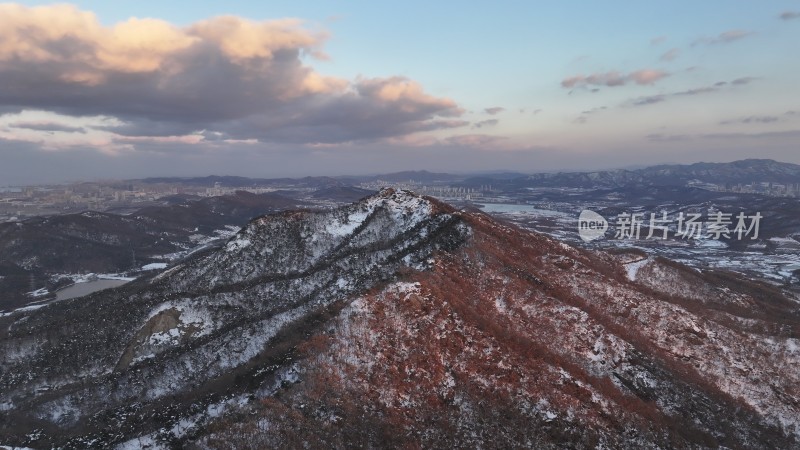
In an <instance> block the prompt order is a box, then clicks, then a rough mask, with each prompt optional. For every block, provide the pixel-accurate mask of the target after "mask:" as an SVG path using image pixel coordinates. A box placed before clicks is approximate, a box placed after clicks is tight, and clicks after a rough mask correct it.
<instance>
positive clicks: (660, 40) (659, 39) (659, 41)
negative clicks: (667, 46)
mask: <svg viewBox="0 0 800 450" xmlns="http://www.w3.org/2000/svg"><path fill="white" fill-rule="evenodd" d="M666 41H667V37H666V36H658V37H654V38H653V39H650V45H661V44H663V43H664V42H666Z"/></svg>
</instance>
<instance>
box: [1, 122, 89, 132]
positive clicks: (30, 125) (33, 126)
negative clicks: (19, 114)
mask: <svg viewBox="0 0 800 450" xmlns="http://www.w3.org/2000/svg"><path fill="white" fill-rule="evenodd" d="M8 126H9V127H12V128H24V129H27V130H36V131H50V132H54V131H62V132H66V133H86V128H84V127H73V126H69V125H62V124H58V123H52V122H13V123H10V124H8Z"/></svg>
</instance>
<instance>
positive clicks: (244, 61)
mask: <svg viewBox="0 0 800 450" xmlns="http://www.w3.org/2000/svg"><path fill="white" fill-rule="evenodd" d="M0 23H2V28H0V86H3V88H2V89H0V108H5V109H11V110H13V109H22V108H25V109H34V110H43V111H52V112H56V113H59V114H63V115H67V116H88V115H92V116H95V115H96V116H101V115H102V116H109V117H114V118H118V119H119V120H121V121H122V122H124V124H123V125H122V126H119V127H117V126H108V127H106V129H105V130H106V131H109V132H113V133H117V134H120V135H122V136H128V137H134V136H174V135H182V134H186V133H191V132H194V131H201V130H208V131H213V132H217V133H222V134H224V135H226V136H230V137H231V138H232V139H259V140H264V141H272V140H274V141H280V140H283V139H286V140H289V141H291V142H303V141H305V142H309V143H317V142H328V143H335V142H342V141H354V140H361V139H367V140H369V139H377V138H387V137H393V136H398V135H402V134H406V133H413V132H417V131H425V130H435V129H441V128H453V127H458V126H465V125H466V124H467V123H466V122H464V121H456V120H454V119H455V118H458V117H459V116H461V115H462V114H463V110H462V109H461V108H460V107H459V106H458V105H457V104H456V103H455V102H454V101H452V100H449V99H447V98H442V97H436V96H433V95H430V94H428V93H426V92H425V91H424V89H423V87H422V86H421V85H420V84H419V83H417V82H415V81H413V80H410V79H408V78H404V77H388V78H359V79H356V80H343V79H339V78H335V77H328V76H325V75H322V74H320V73H318V72H316V71H315V70H314V69H312V68H311V67H310V66H307V65H305V64H304V63H303V57H305V56H307V55H310V56H312V57H324V54H322V52H321V46H322V45H323V43H324V41H325V36H324V35H323V34H319V33H313V32H311V31H309V30H307V29H305V28H303V26H302V24H300V23H299V22H297V21H294V20H279V21H267V22H253V21H249V20H246V19H240V18H236V17H230V16H229V17H218V18H214V19H210V20H206V21H201V22H198V23H195V24H192V25H190V26H188V27H185V28H178V27H175V26H172V25H170V24H168V23H166V22H163V21H158V20H153V19H131V20H129V21H127V22H123V23H120V24H117V25H115V26H114V27H105V26H103V25H101V24H99V23H98V22H97V21H96V19H94V18H90V19H89V20H86V17H85V14H84V12H82V11H79V10H78V9H77V8H75V7H72V6H68V5H56V6H47V7H41V8H26V7H23V6H18V5H0Z"/></svg>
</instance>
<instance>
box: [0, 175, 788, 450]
mask: <svg viewBox="0 0 800 450" xmlns="http://www.w3.org/2000/svg"><path fill="white" fill-rule="evenodd" d="M799 336H800V320H798V303H797V302H796V301H795V300H792V299H787V298H784V297H783V296H782V295H781V294H780V293H778V292H776V291H771V290H769V289H768V288H766V287H764V286H762V285H759V284H754V283H750V282H748V281H746V280H738V279H736V278H733V277H731V278H725V279H721V278H719V277H718V276H717V277H715V278H711V277H710V276H708V275H704V274H701V273H698V272H696V271H694V270H690V269H687V268H685V267H683V266H681V265H678V264H675V263H672V262H669V261H666V260H660V259H647V260H642V257H641V256H640V255H638V254H630V255H628V254H624V253H620V254H615V255H611V254H606V253H596V252H588V251H584V250H578V249H575V248H573V247H570V246H567V245H565V244H562V243H560V242H558V241H555V240H553V239H550V238H547V237H544V236H542V235H538V234H535V233H530V232H525V231H522V230H519V229H517V228H515V227H513V226H509V225H506V224H502V223H498V222H496V221H494V220H493V219H491V218H489V217H488V216H486V215H483V214H480V213H475V212H464V211H457V210H455V209H453V208H451V207H449V206H447V205H444V204H442V203H439V202H437V201H435V200H432V199H429V198H423V197H419V196H416V195H414V194H412V193H410V192H407V191H395V190H391V189H389V190H384V191H381V192H380V193H379V194H377V195H374V196H371V197H368V198H365V199H364V200H362V201H360V202H357V203H354V204H352V205H349V206H346V207H342V208H339V209H335V210H332V211H326V212H304V211H294V212H286V213H279V214H275V215H267V216H263V217H260V218H257V219H254V220H253V221H251V222H250V223H249V224H248V225H247V226H246V227H244V228H243V229H242V231H240V232H239V233H238V234H237V235H236V236H234V237H233V238H231V240H230V241H228V242H227V244H226V245H225V246H223V247H222V248H219V249H214V250H209V251H207V252H205V253H201V254H197V255H195V256H194V257H192V258H189V259H187V260H185V261H184V262H182V263H181V264H180V265H178V266H175V267H172V268H170V269H168V270H167V271H166V272H164V273H162V274H160V275H158V276H156V277H153V278H149V279H143V280H139V281H137V282H134V283H130V284H128V285H126V286H124V287H122V288H118V289H115V290H110V291H102V292H99V293H95V294H93V295H91V296H88V297H84V298H79V299H73V300H65V301H62V302H56V303H53V304H51V305H49V306H47V307H44V308H40V309H38V310H35V311H26V312H18V313H14V314H11V315H7V316H4V317H0V362H2V364H1V365H0V444H6V445H25V446H28V447H32V448H51V447H54V446H55V447H68V448H87V447H98V448H109V447H114V446H118V447H120V448H140V447H143V446H147V445H150V446H151V448H159V447H170V446H188V447H192V448H280V447H284V448H285V447H290V448H292V447H312V448H316V447H326V448H329V447H352V446H367V447H369V446H372V447H398V446H400V447H426V448H427V447H437V448H439V447H441V448H448V447H454V446H458V447H476V446H478V447H490V448H495V447H497V448H501V447H502V448H510V447H535V448H546V447H563V446H565V445H566V446H572V447H592V448H608V447H611V448H618V447H627V448H674V447H700V448H702V447H719V446H725V447H730V448H737V447H738V448H790V447H792V446H797V445H798V437H800V419H798V417H800V402H798V400H797V399H798V398H800V391H799V389H800V388H798V386H800V373H798V371H797V370H796V368H797V367H798V363H799V362H800V361H799V360H800V341H799V340H798V337H799Z"/></svg>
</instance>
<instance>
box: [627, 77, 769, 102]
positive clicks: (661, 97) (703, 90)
mask: <svg viewBox="0 0 800 450" xmlns="http://www.w3.org/2000/svg"><path fill="white" fill-rule="evenodd" d="M757 79H758V78H755V77H743V78H737V79H735V80H733V81H731V82H727V81H719V82H717V83H714V84H713V85H711V86H702V87H698V88H692V89H686V90H683V91H676V92H669V93H666V94H656V95H646V96H642V97H636V98H634V99H631V100H628V101H627V102H626V103H625V105H626V106H647V105H653V104H655V103H662V102H664V101H666V100H668V99H670V98H675V97H693V96H696V95H703V94H710V93H714V92H719V91H721V90H722V89H723V88H724V87H725V86H728V85H731V86H743V85H746V84H749V83H751V82H753V81H754V80H757Z"/></svg>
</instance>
